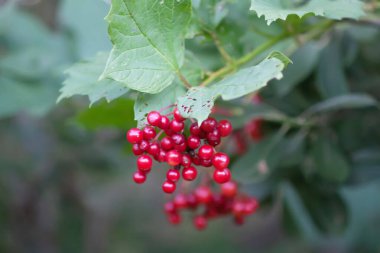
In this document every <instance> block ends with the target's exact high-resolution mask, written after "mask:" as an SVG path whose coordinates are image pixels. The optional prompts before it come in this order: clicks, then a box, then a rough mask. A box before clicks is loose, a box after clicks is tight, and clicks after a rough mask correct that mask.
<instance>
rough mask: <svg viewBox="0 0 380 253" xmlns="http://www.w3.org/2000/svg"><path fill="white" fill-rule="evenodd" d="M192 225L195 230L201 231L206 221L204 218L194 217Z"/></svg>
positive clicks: (205, 225)
mask: <svg viewBox="0 0 380 253" xmlns="http://www.w3.org/2000/svg"><path fill="white" fill-rule="evenodd" d="M193 224H194V226H195V228H196V229H197V230H203V229H205V228H206V227H207V219H206V218H205V217H204V216H200V215H198V216H195V217H194V220H193Z"/></svg>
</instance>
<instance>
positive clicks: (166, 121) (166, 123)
mask: <svg viewBox="0 0 380 253" xmlns="http://www.w3.org/2000/svg"><path fill="white" fill-rule="evenodd" d="M169 126H170V120H169V118H168V117H166V116H161V122H160V124H159V126H158V127H159V128H161V129H164V130H165V129H168V128H169Z"/></svg>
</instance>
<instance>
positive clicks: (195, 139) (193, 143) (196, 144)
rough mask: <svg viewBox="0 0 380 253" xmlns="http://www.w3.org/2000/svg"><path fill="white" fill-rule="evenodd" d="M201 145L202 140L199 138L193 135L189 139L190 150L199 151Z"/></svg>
mask: <svg viewBox="0 0 380 253" xmlns="http://www.w3.org/2000/svg"><path fill="white" fill-rule="evenodd" d="M199 145H201V140H200V139H199V137H197V136H193V135H191V136H189V138H187V146H188V147H189V148H191V149H197V148H198V147H199Z"/></svg>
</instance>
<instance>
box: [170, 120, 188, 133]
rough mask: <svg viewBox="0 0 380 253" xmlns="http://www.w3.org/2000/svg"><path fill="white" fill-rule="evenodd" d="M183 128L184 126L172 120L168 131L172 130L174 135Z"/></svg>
mask: <svg viewBox="0 0 380 253" xmlns="http://www.w3.org/2000/svg"><path fill="white" fill-rule="evenodd" d="M184 128H185V124H184V123H183V122H181V121H177V120H172V122H170V130H172V131H173V132H175V133H179V132H181V131H182V130H183V129H184Z"/></svg>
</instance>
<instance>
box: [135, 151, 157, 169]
mask: <svg viewBox="0 0 380 253" xmlns="http://www.w3.org/2000/svg"><path fill="white" fill-rule="evenodd" d="M152 163H153V162H152V158H150V156H147V155H141V156H139V157H138V158H137V168H138V169H139V170H141V171H149V170H150V169H151V168H152Z"/></svg>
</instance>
